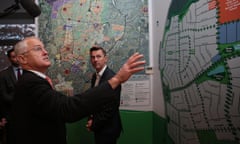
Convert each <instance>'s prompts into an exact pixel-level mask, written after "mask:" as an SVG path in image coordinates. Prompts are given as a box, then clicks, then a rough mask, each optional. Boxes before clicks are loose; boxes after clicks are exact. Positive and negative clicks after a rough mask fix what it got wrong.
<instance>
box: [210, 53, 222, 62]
mask: <svg viewBox="0 0 240 144" xmlns="http://www.w3.org/2000/svg"><path fill="white" fill-rule="evenodd" d="M220 59H221V55H219V54H217V55H215V56H214V57H212V59H211V61H212V63H215V62H217V61H219V60H220Z"/></svg>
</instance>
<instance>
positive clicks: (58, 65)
mask: <svg viewBox="0 0 240 144" xmlns="http://www.w3.org/2000/svg"><path fill="white" fill-rule="evenodd" d="M39 5H40V7H41V9H42V14H41V16H40V17H39V36H40V38H41V39H42V40H43V42H44V44H45V46H46V49H47V50H48V52H49V55H50V58H51V61H52V66H51V67H50V69H49V71H48V74H49V75H50V76H51V77H52V78H53V81H54V83H55V87H56V89H57V90H60V91H64V92H66V93H67V94H69V95H72V94H73V93H79V92H82V91H83V90H85V89H86V88H88V87H89V84H90V78H91V75H92V72H93V71H92V67H91V64H90V63H89V48H91V47H92V46H93V45H99V46H102V47H104V48H105V49H106V50H107V52H108V55H109V63H108V65H109V67H111V68H112V69H114V70H115V71H117V70H118V69H119V67H120V66H121V65H122V63H124V62H125V60H126V59H127V58H128V57H129V56H130V55H131V54H132V53H134V52H135V51H138V52H140V53H143V54H145V58H146V59H147V60H148V50H149V46H148V43H149V42H148V41H149V40H148V38H149V32H148V3H147V0H141V1H139V0H39Z"/></svg>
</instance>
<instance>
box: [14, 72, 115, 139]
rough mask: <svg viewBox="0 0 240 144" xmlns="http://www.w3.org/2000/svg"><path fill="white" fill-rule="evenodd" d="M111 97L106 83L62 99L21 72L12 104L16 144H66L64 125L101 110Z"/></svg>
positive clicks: (40, 81)
mask: <svg viewBox="0 0 240 144" xmlns="http://www.w3.org/2000/svg"><path fill="white" fill-rule="evenodd" d="M106 91H107V93H106ZM96 94H99V96H98V95H96ZM114 94H115V91H114V90H113V89H112V88H111V86H110V84H109V83H108V82H105V83H103V84H102V85H101V86H99V87H96V88H94V89H91V90H87V91H85V92H84V93H82V94H78V95H74V96H65V95H63V94H61V93H59V92H57V91H55V90H53V89H52V87H51V85H50V84H49V83H48V82H47V80H45V79H43V78H42V77H39V76H38V75H36V74H35V73H33V72H30V71H25V70H24V71H23V75H22V77H21V79H20V80H19V81H18V83H17V85H16V93H15V98H14V103H13V111H14V119H13V122H14V128H15V131H14V132H15V135H13V138H14V140H15V141H16V142H15V144H22V143H24V144H66V143H67V142H66V127H65V123H66V122H75V121H78V120H80V119H82V118H84V117H86V116H88V115H90V114H91V113H94V112H96V111H99V110H102V109H103V104H104V103H106V102H110V101H112V100H113V99H114Z"/></svg>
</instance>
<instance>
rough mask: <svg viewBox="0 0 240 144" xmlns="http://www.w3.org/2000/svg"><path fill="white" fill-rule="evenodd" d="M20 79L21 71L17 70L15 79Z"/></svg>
mask: <svg viewBox="0 0 240 144" xmlns="http://www.w3.org/2000/svg"><path fill="white" fill-rule="evenodd" d="M20 77H21V69H20V68H17V79H18V80H19V78H20Z"/></svg>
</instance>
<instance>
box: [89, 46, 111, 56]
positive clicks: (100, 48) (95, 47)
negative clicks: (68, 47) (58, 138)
mask: <svg viewBox="0 0 240 144" xmlns="http://www.w3.org/2000/svg"><path fill="white" fill-rule="evenodd" d="M97 50H101V51H102V52H103V54H104V55H107V52H106V51H105V50H104V48H102V47H98V46H93V47H91V48H90V53H91V52H93V51H97Z"/></svg>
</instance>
